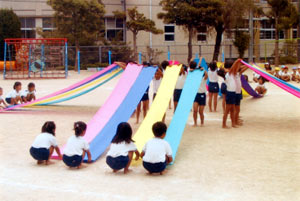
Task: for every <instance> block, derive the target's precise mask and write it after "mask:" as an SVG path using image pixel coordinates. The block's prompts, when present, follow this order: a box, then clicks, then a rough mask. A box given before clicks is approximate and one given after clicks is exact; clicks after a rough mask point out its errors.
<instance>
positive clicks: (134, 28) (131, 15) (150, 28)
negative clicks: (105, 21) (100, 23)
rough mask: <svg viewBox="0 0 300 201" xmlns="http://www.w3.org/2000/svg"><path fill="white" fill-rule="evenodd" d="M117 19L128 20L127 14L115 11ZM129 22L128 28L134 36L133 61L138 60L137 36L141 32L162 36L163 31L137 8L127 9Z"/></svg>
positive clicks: (127, 23) (127, 22)
mask: <svg viewBox="0 0 300 201" xmlns="http://www.w3.org/2000/svg"><path fill="white" fill-rule="evenodd" d="M114 14H115V16H116V17H119V18H126V13H124V12H120V11H115V12H114ZM127 15H128V20H127V21H126V27H127V29H129V31H131V32H132V35H133V54H134V55H133V59H134V60H135V61H136V60H137V44H136V40H137V35H138V33H139V32H140V31H146V32H150V33H153V34H161V33H163V31H162V30H161V29H158V28H156V26H155V22H154V21H153V20H150V19H148V18H146V17H145V15H144V14H143V13H139V12H138V10H137V7H134V8H131V9H127Z"/></svg>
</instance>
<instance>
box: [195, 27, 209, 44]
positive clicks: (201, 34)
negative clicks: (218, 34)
mask: <svg viewBox="0 0 300 201" xmlns="http://www.w3.org/2000/svg"><path fill="white" fill-rule="evenodd" d="M206 35H207V28H206V26H201V27H199V28H198V29H197V41H199V42H203V41H206Z"/></svg>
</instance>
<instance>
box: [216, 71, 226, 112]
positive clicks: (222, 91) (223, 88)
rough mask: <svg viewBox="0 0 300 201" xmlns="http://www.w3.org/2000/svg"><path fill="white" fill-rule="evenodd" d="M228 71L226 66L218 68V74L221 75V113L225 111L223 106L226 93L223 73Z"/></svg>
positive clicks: (224, 105)
mask: <svg viewBox="0 0 300 201" xmlns="http://www.w3.org/2000/svg"><path fill="white" fill-rule="evenodd" d="M227 72H228V69H227V68H220V70H218V76H220V77H221V79H222V83H221V93H222V108H223V113H224V112H225V107H226V93H227V86H226V82H225V81H226V78H225V75H226V73H227Z"/></svg>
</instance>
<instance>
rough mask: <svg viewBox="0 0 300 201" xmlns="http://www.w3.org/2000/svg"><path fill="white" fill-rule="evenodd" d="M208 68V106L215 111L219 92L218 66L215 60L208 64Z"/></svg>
mask: <svg viewBox="0 0 300 201" xmlns="http://www.w3.org/2000/svg"><path fill="white" fill-rule="evenodd" d="M208 67H209V69H208V72H207V75H208V79H209V83H208V92H209V93H208V106H209V111H210V112H212V111H214V112H216V111H217V104H218V94H219V83H218V78H219V77H218V70H217V69H218V67H217V63H216V62H211V63H210V64H209V66H208ZM212 102H214V110H212Z"/></svg>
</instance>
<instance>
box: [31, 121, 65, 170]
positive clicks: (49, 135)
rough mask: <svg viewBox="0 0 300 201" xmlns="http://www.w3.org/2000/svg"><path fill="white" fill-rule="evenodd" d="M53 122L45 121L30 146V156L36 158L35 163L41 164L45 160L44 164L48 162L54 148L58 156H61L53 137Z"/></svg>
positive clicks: (54, 127)
mask: <svg viewBox="0 0 300 201" xmlns="http://www.w3.org/2000/svg"><path fill="white" fill-rule="evenodd" d="M55 129H56V126H55V123H54V122H53V121H47V122H45V123H44V125H43V127H42V133H41V134H39V135H38V136H37V137H36V138H35V140H34V142H33V144H32V146H31V148H30V154H31V156H32V157H33V158H34V159H35V160H37V164H38V165H40V164H43V163H44V162H46V165H48V164H50V158H51V156H52V154H53V151H54V150H55V151H56V153H57V154H58V156H59V157H60V158H61V154H60V150H59V147H58V145H57V142H56V138H55Z"/></svg>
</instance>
